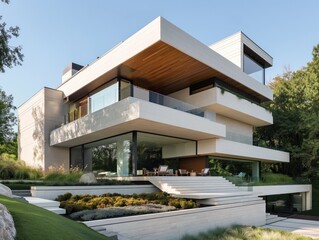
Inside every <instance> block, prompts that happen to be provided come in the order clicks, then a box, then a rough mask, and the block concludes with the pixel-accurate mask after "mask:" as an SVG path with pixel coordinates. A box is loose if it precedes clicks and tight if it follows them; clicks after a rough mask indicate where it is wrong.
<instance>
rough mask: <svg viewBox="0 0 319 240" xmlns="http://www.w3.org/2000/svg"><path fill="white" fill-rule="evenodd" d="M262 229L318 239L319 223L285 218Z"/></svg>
mask: <svg viewBox="0 0 319 240" xmlns="http://www.w3.org/2000/svg"><path fill="white" fill-rule="evenodd" d="M263 227H264V228H270V229H276V230H283V231H288V232H292V233H297V234H300V235H304V236H308V237H313V238H319V221H312V220H304V219H295V218H286V219H283V220H280V221H277V222H274V223H271V224H267V225H265V226H263Z"/></svg>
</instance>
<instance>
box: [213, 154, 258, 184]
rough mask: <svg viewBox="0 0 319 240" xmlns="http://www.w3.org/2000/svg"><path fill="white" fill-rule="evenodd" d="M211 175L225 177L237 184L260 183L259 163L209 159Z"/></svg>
mask: <svg viewBox="0 0 319 240" xmlns="http://www.w3.org/2000/svg"><path fill="white" fill-rule="evenodd" d="M209 168H210V169H211V174H212V175H215V176H223V177H226V178H227V179H228V180H230V181H232V182H233V183H235V184H239V185H240V184H241V183H243V182H258V181H259V177H260V176H259V162H258V161H248V160H237V159H221V158H216V157H209Z"/></svg>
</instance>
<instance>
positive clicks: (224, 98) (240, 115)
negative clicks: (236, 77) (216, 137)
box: [198, 88, 273, 127]
mask: <svg viewBox="0 0 319 240" xmlns="http://www.w3.org/2000/svg"><path fill="white" fill-rule="evenodd" d="M198 94H200V93H198ZM203 99H204V101H206V104H205V106H199V107H201V108H204V109H207V110H209V111H213V112H216V113H218V114H221V115H223V116H226V117H229V118H232V119H235V120H238V121H241V122H244V123H248V124H250V125H252V126H255V127H261V126H267V125H271V124H273V117H272V113H271V112H269V111H268V110H266V109H264V108H263V107H260V106H258V105H257V104H254V103H251V102H249V101H247V100H246V99H243V98H240V97H238V96H236V95H234V94H232V93H229V92H227V91H224V92H223V91H222V90H221V89H219V88H212V89H209V90H207V93H206V94H205V97H204V98H203Z"/></svg>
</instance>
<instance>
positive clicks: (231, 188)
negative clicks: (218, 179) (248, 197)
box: [167, 185, 240, 191]
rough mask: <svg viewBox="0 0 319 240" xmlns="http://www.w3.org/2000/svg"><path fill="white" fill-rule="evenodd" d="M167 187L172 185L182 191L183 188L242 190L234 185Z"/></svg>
mask: <svg viewBox="0 0 319 240" xmlns="http://www.w3.org/2000/svg"><path fill="white" fill-rule="evenodd" d="M167 187H170V188H174V189H176V190H180V191H183V190H187V189H190V190H194V189H195V190H197V189H207V190H225V191H227V190H231V191H233V190H237V191H240V190H239V188H237V187H232V186H227V187H218V186H198V187H196V186H185V185H184V186H167Z"/></svg>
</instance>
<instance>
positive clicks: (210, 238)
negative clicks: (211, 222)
mask: <svg viewBox="0 0 319 240" xmlns="http://www.w3.org/2000/svg"><path fill="white" fill-rule="evenodd" d="M251 239H254V240H265V239H268V240H313V239H312V238H310V237H304V236H301V235H298V234H293V233H290V232H284V231H279V230H272V229H265V228H258V227H245V226H232V227H229V228H218V229H215V230H210V231H208V232H204V233H200V234H199V235H197V236H185V237H183V238H182V240H251Z"/></svg>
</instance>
